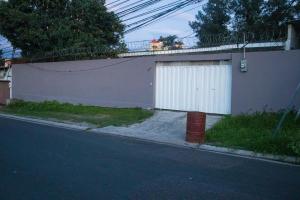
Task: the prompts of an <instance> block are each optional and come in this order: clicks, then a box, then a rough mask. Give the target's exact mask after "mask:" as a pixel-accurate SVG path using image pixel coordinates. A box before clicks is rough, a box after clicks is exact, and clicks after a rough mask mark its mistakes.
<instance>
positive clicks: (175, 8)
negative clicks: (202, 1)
mask: <svg viewBox="0 0 300 200" xmlns="http://www.w3.org/2000/svg"><path fill="white" fill-rule="evenodd" d="M197 2H199V0H196V1H195V0H194V1H191V0H187V1H184V2H182V3H181V4H179V5H176V6H173V7H171V8H169V9H167V10H165V11H162V12H160V13H157V14H154V15H152V16H150V17H146V18H144V19H141V20H139V21H136V22H133V23H131V24H129V25H128V26H127V27H131V26H133V25H135V26H134V27H133V28H130V29H127V30H126V31H125V34H126V33H130V32H132V31H135V30H137V29H139V28H142V27H144V26H147V25H150V24H152V23H154V22H156V21H157V20H161V19H162V18H165V17H167V16H169V15H170V14H172V13H174V12H176V11H178V10H179V9H182V8H184V7H186V6H188V5H190V4H192V3H197Z"/></svg>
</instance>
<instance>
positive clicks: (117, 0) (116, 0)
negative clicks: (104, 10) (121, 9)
mask: <svg viewBox="0 0 300 200" xmlns="http://www.w3.org/2000/svg"><path fill="white" fill-rule="evenodd" d="M119 1H122V0H115V1H113V2H110V3H107V4H105V6H109V5H111V4H115V3H117V2H119Z"/></svg>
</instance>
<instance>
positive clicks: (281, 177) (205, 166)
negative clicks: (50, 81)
mask: <svg viewBox="0 0 300 200" xmlns="http://www.w3.org/2000/svg"><path fill="white" fill-rule="evenodd" d="M0 199H1V200H10V199H12V200H23V199H24V200H27V199H28V200H47V199H51V200H59V199H64V200H66V199H70V200H76V199H87V200H93V199H97V200H99V199H105V200H107V199H143V200H144V199H155V200H156V199H172V200H173V199H251V200H254V199H272V200H275V199H284V200H289V199H300V167H295V166H289V165H282V164H277V163H270V162H265V161H259V160H252V159H246V158H240V157H234V156H228V155H220V154H216V153H210V152H206V151H196V150H192V149H183V148H177V147H170V146H167V145H160V144H155V143H149V142H143V141H138V140H134V139H128V138H121V137H116V136H110V135H106V134H96V133H91V132H86V131H76V130H68V129H62V128H56V127H50V126H45V125H38V124H33V123H28V122H22V121H17V120H11V119H5V118H0Z"/></svg>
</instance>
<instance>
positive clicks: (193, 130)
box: [186, 112, 206, 143]
mask: <svg viewBox="0 0 300 200" xmlns="http://www.w3.org/2000/svg"><path fill="white" fill-rule="evenodd" d="M205 121H206V114H205V113H202V112H188V114H187V126H186V141H187V142H191V143H204V139H205Z"/></svg>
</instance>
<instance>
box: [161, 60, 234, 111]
mask: <svg viewBox="0 0 300 200" xmlns="http://www.w3.org/2000/svg"><path fill="white" fill-rule="evenodd" d="M155 107H156V108H159V109H169V110H181V111H200V112H206V113H216V114H230V112H231V65H230V64H229V63H226V62H221V63H220V62H214V63H212V62H210V63H209V62H207V63H203V62H202V63H201V62H159V63H157V65H156V84H155Z"/></svg>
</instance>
